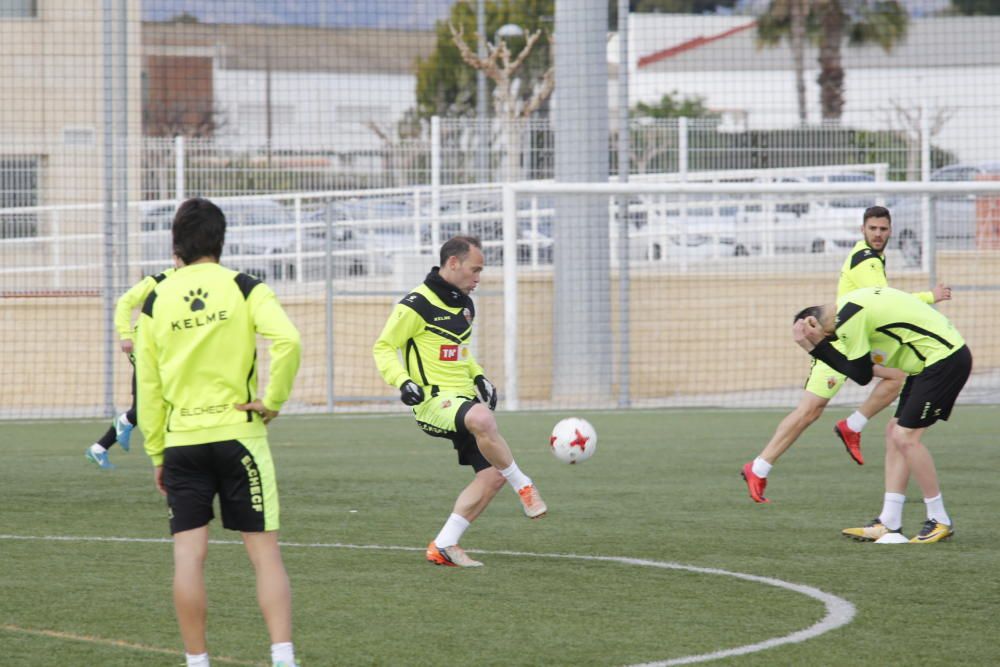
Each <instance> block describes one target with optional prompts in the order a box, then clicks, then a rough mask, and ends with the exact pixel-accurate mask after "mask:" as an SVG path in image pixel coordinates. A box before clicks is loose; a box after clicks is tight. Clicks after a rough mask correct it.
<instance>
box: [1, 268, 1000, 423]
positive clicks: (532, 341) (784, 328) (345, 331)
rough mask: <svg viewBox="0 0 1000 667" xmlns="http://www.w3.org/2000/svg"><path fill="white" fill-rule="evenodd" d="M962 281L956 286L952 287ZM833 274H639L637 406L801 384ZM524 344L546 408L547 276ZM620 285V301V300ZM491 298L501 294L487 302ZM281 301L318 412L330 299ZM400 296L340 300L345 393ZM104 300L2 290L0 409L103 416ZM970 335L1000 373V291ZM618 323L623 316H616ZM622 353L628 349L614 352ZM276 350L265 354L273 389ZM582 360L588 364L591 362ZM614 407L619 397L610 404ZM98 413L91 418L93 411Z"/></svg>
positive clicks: (951, 272)
mask: <svg viewBox="0 0 1000 667" xmlns="http://www.w3.org/2000/svg"><path fill="white" fill-rule="evenodd" d="M939 272H940V275H942V276H953V277H961V276H965V277H967V279H968V280H970V281H971V280H974V279H976V277H978V280H979V282H981V283H986V282H989V281H992V283H991V284H992V285H993V286H994V287H995V285H996V278H997V276H1000V253H996V252H989V251H987V252H979V253H963V254H959V253H953V254H951V255H942V256H941V258H940V261H939ZM950 282H952V283H957V282H959V278H956V279H954V280H950ZM893 284H894V285H895V286H897V287H900V288H902V289H907V290H913V291H917V290H922V289H926V286H927V276H926V275H921V274H909V275H907V276H904V277H901V278H900V279H898V280H895V281H894V283H893ZM500 288H501V283H500V281H499V276H490V278H489V279H488V280H487V281H485V282H484V283H483V285H482V287H481V291H482V292H483V295H482V296H480V297H478V298H477V312H478V314H479V316H478V319H477V333H476V337H475V343H474V345H475V348H474V349H475V350H476V354H477V358H478V360H479V361H480V363H481V364H482V365H483V366H484V368H485V369H486V370H487V372H488V374H489V376H490V377H491V379H493V380H494V381H495V382H496V383H497V384H498V385H500V387H501V389H502V388H503V384H504V364H503V345H504V340H503V301H502V296H501V295H500V294H499V291H500ZM833 288H834V286H833V283H832V281H831V278H830V275H829V272H815V273H808V274H802V275H800V276H790V275H789V274H787V273H784V274H763V273H762V274H758V275H753V276H740V277H734V276H733V275H718V274H715V275H713V274H698V275H695V274H688V275H676V274H674V275H667V274H662V273H656V274H645V275H635V276H634V277H633V280H632V312H631V315H632V317H631V321H632V325H631V327H632V340H631V343H632V355H633V356H632V363H631V379H632V380H631V388H630V393H631V395H632V398H633V399H634V400H636V401H637V402H640V403H641V402H642V401H644V400H646V399H662V398H671V397H682V396H690V395H699V394H709V393H716V392H739V391H758V390H759V391H763V390H768V389H777V388H787V387H798V386H800V385H801V383H802V382H803V381H804V379H805V377H806V374H807V372H808V367H809V357H808V356H807V355H805V354H804V353H803V352H801V351H800V350H799V349H798V348H797V347H796V346H795V344H794V343H793V342H792V340H791V334H790V330H791V326H790V320H791V316H792V315H793V314H794V313H795V312H796V311H797V310H798V309H800V308H802V307H804V306H806V305H811V304H813V303H817V302H821V301H828V300H832V298H833V296H834V295H833ZM519 289H520V303H521V314H520V326H521V331H520V333H519V336H518V344H519V358H520V373H521V379H520V384H521V391H522V396H521V398H522V400H523V401H525V402H526V404H532V402H533V401H538V402H540V403H543V402H544V401H546V400H548V399H549V397H550V395H551V393H552V384H551V383H552V380H551V378H552V363H551V361H552V347H551V340H552V335H551V331H552V313H553V308H552V298H551V297H552V284H551V276H549V275H546V274H544V273H539V274H528V275H524V276H523V279H522V280H521V282H520V287H519ZM616 289H617V288H616V287H615V286H614V285H612V294H614V293H616ZM490 293H493V294H492V295H490ZM282 301H283V303H284V305H285V307H286V309H287V310H288V312H289V314H290V316H291V317H292V319H293V320H294V321H295V322H296V324H297V326H298V327H299V329H300V331H301V333H302V338H303V345H304V357H303V363H302V370H301V371H300V373H299V377H298V380H297V382H296V386H295V391H294V392H293V395H292V401H293V404H296V405H298V406H301V407H307V406H313V407H317V408H320V407H322V406H324V405H325V403H326V389H325V378H326V368H325V335H326V334H325V324H324V322H325V315H324V304H323V300H322V295H321V294H317V295H298V296H290V295H286V296H283V297H282ZM395 301H396V298H393V297H388V296H379V297H374V296H372V297H368V296H351V297H341V298H337V299H336V300H335V303H334V340H335V342H336V344H335V358H334V365H335V373H336V394H337V395H338V396H384V397H388V398H392V397H395V395H396V392H395V390H394V389H392V388H390V387H388V386H386V385H385V384H384V383H383V382H382V380H381V378H380V377H379V376H378V374H377V372H376V370H375V367H374V363H373V361H372V357H371V346H372V344H373V343H374V341H375V338H376V336H377V335H378V332H379V331H380V330H381V328H382V325H383V324H384V322H385V319H386V317H387V316H388V314H389V312H390V310H391V308H392V305H393V304H394V303H395ZM102 307H103V304H102V303H101V301H100V299H99V298H97V297H87V296H82V297H54V298H52V297H50V298H24V297H22V298H9V297H8V298H3V295H0V311H2V314H3V316H2V318H0V349H2V350H3V351H4V358H5V362H4V367H3V368H4V377H5V381H4V382H2V383H0V406H3V409H4V411H5V412H7V413H10V412H14V413H16V414H21V415H24V414H28V413H29V412H31V411H32V410H35V411H38V412H39V413H40V416H51V415H52V414H53V412H55V414H60V413H63V414H70V413H74V412H76V413H80V412H84V413H88V414H98V413H99V410H100V408H99V407H97V406H99V405H100V403H101V397H102V396H103V385H102V378H103V373H102V364H103V357H102V350H103V344H102V340H101V334H102V331H101V329H102V328H101V326H100V325H99V323H100V318H101V312H102V310H101V309H102ZM941 310H942V311H943V312H944V313H945V314H947V315H948V317H949V318H951V319H952V321H953V322H954V323H955V324H956V326H957V327H958V328H959V330H960V331H961V332H962V333H963V335H964V336H965V337H966V339H967V341H968V343H969V346H970V347H971V349H972V350H973V353H974V355H975V364H976V371H977V372H988V371H990V370H991V369H992V370H994V371H996V370H998V369H1000V339H998V338H997V336H996V335H995V333H994V324H993V323H994V322H995V316H993V315H991V314H993V313H996V312H998V311H1000V291H998V290H996V289H979V290H964V291H957V292H956V293H955V298H954V300H953V301H951V302H949V303H945V304H942V307H941ZM609 316H610V317H611V318H612V322H617V313H616V312H612V313H610V314H609ZM615 349H616V350H617V345H616V347H615ZM116 357H117V360H116V361H117V364H118V366H117V369H116V373H115V377H116V387H115V396H116V401H117V403H118V405H119V406H122V407H124V406H127V405H128V402H129V384H128V383H129V378H130V374H129V373H130V371H129V368H128V364H127V361H126V359H125V356H124V355H122V354H116ZM266 360H267V357H266V354H262V356H261V376H262V381H263V380H265V379H266V375H267V373H266ZM580 363H581V364H584V363H586V359H581V360H580ZM609 404H612V405H613V397H609ZM88 411H90V412H88Z"/></svg>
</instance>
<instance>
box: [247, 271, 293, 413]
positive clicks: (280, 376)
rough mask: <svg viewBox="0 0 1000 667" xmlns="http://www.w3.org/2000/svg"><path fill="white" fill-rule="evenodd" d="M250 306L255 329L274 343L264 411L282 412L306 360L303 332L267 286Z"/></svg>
mask: <svg viewBox="0 0 1000 667" xmlns="http://www.w3.org/2000/svg"><path fill="white" fill-rule="evenodd" d="M247 305H248V306H249V307H250V314H251V317H252V318H253V323H254V329H255V330H256V331H257V333H259V334H260V335H261V336H263V337H264V338H266V339H268V340H269V341H271V349H270V356H271V366H270V373H269V380H268V382H267V390H266V391H265V392H264V398H263V403H264V407H265V408H267V409H268V410H270V411H273V412H280V411H281V408H282V406H284V404H285V401H287V400H288V396H289V395H290V394H291V393H292V384H293V382H294V380H295V375H296V373H298V371H299V363H300V361H301V358H302V340H301V337H300V336H299V330H298V329H296V328H295V325H294V324H292V321H291V320H290V319H288V315H287V314H286V313H285V310H284V309H283V308H282V307H281V304H280V303H278V298H277V297H276V296H275V295H274V292H272V291H271V288H270V287H268V286H267V285H265V284H264V283H260V284H258V285H257V286H256V287H254V288H253V290H252V291H251V292H250V296H249V297H248V298H247Z"/></svg>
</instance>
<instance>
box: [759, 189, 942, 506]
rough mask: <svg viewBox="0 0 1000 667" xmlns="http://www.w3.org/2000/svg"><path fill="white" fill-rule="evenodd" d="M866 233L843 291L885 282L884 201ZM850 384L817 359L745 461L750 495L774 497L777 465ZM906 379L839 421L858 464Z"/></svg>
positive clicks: (886, 385) (843, 276)
mask: <svg viewBox="0 0 1000 667" xmlns="http://www.w3.org/2000/svg"><path fill="white" fill-rule="evenodd" d="M861 234H862V239H861V240H860V241H858V242H857V243H856V244H855V245H854V248H852V249H851V254H850V255H848V256H847V259H846V260H844V264H843V267H842V268H841V270H840V281H839V282H838V284H837V296H843V295H844V294H847V293H848V292H851V291H853V290H856V289H859V288H861V287H885V286H887V285H888V281H887V280H886V276H885V246H886V244H887V243H888V242H889V237H890V235H891V234H892V217H891V216H890V214H889V209H887V208H885V207H884V206H871V207H869V208H867V209H865V212H864V214H863V216H862V222H861ZM915 296H916V297H917V298H919V299H920V300H922V301H924V302H926V303H936V302H938V301H944V300H947V299H950V298H951V288H950V287H946V286H944V285H938V286H937V287H935V288H934V289H933V290H932V291H930V292H918V293H916V294H915ZM843 385H844V375H843V374H842V373H838V372H837V371H836V370H834V369H832V368H830V367H829V366H828V365H826V364H825V363H823V362H822V361H821V360H813V365H812V368H811V369H810V371H809V377H808V379H807V380H806V384H805V388H804V390H803V392H802V397H801V398H800V399H799V404H798V406H796V408H795V410H793V411H792V412H791V413H789V414H788V415H787V416H786V417H785V418H784V419H783V420H781V423H779V424H778V427H777V428H776V429H775V431H774V435H772V436H771V440H770V441H769V442H768V443H767V445H766V446H765V447H764V449H763V450H762V451H761V453H760V454H759V455H758V456H757V458H755V459H754V460H753V461H751V462H749V463H746V464H744V465H743V470H742V473H741V475H742V477H743V479H744V480H746V484H747V490H748V491H749V492H750V497H751V498H752V499H753V500H754V501H755V502H758V503H766V502H769V501H768V499H767V498H765V497H764V489H765V487H766V486H767V477H768V475H769V474H770V472H771V468H772V467H773V466H774V464H775V463H776V462H777V461H778V459H779V458H780V457H781V455H782V454H784V453H785V452H786V451H787V450H788V448H789V447H791V446H792V445H793V444H794V443H795V441H796V440H797V439H798V437H799V436H800V435H802V433H803V432H804V431H805V430H806V429H807V428H808V427H809V425H810V424H812V423H813V422H814V421H816V420H817V419H819V417H820V415H822V414H823V410H824V409H825V408H826V406H827V404H828V403H829V402H830V399H832V398H833V397H834V396H836V395H837V392H838V391H840V388H841V387H842V386H843ZM902 386H903V385H902V381H901V380H893V379H883V380H882V381H880V382H879V383H878V384H877V385H876V386H875V388H874V389H873V390H872V392H871V393H870V394H869V395H868V398H867V399H865V401H864V403H862V404H861V406H860V407H859V408H858V409H857V410H856V411H855V412H854V413H853V414H852V415H850V416H849V417H848V418H847V419H841V420H840V421H838V422H837V424H836V426H834V429H833V430H834V433H836V434H837V436H838V437H839V438H840V439H841V441H842V442H843V443H844V447H845V448H846V449H847V453H848V454H849V455H850V457H851V458H852V459H854V461H855V462H856V463H857V464H858V465H863V464H864V462H865V461H864V457H863V456H862V454H861V430H862V429H863V428H864V427H865V424H867V423H868V420H869V419H871V418H872V417H874V416H875V415H876V414H878V413H879V412H881V411H882V410H884V409H885V408H886V407H887V406H888V405H890V404H891V403H892V402H893V401H894V400H896V397H897V396H898V395H899V391H900V389H901V388H902Z"/></svg>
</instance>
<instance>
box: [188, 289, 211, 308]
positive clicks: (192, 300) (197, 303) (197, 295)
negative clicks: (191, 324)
mask: <svg viewBox="0 0 1000 667" xmlns="http://www.w3.org/2000/svg"><path fill="white" fill-rule="evenodd" d="M207 298H208V292H202V291H201V288H200V287H199V288H198V289H196V290H190V291H188V293H187V296H185V297H184V301H185V302H187V303H188V305H190V306H191V312H196V311H199V310H205V299H207Z"/></svg>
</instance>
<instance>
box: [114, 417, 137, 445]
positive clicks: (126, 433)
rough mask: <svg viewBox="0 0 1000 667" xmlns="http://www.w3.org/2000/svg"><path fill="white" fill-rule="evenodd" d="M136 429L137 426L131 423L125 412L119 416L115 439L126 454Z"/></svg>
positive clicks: (116, 422)
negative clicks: (133, 431) (133, 430)
mask: <svg viewBox="0 0 1000 667" xmlns="http://www.w3.org/2000/svg"><path fill="white" fill-rule="evenodd" d="M134 428H135V425H134V424H132V423H131V422H129V420H128V417H126V416H125V413H124V412H123V413H121V414H120V415H118V419H116V420H115V438H116V439H117V441H118V444H119V445H121V447H122V449H124V450H125V451H126V452H127V451H128V446H129V445H128V442H129V440H130V439H131V438H132V429H134Z"/></svg>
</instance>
